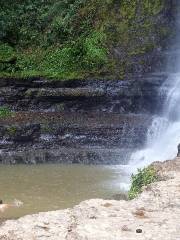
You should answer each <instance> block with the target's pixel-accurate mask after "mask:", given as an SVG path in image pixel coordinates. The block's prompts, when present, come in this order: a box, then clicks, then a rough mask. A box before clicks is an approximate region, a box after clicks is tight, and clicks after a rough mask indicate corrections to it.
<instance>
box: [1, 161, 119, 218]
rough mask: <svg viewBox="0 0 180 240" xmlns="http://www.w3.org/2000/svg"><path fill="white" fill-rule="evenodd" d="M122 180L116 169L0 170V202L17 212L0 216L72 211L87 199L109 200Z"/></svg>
mask: <svg viewBox="0 0 180 240" xmlns="http://www.w3.org/2000/svg"><path fill="white" fill-rule="evenodd" d="M123 178H124V176H123V174H122V172H121V170H120V169H119V168H118V167H107V166H84V165H56V164H55V165H46V164H45V165H34V166H26V165H16V166H6V165H1V166H0V199H2V200H3V202H4V203H12V202H13V201H14V199H18V200H20V201H22V202H23V203H24V205H23V206H22V207H21V208H10V209H8V210H6V211H5V212H4V213H1V212H0V217H1V218H2V219H4V218H5V219H6V218H17V217H21V216H24V215H26V214H32V213H38V212H42V211H50V210H57V209H64V208H69V207H73V206H74V205H76V204H78V203H80V202H81V201H83V200H86V199H90V198H106V199H107V198H112V196H113V195H114V194H117V193H119V192H120V184H118V183H120V182H121V180H122V179H123Z"/></svg>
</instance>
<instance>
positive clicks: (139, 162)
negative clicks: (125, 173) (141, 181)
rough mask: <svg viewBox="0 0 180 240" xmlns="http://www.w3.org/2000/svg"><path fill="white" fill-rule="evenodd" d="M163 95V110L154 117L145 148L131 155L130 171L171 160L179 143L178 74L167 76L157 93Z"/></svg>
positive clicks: (179, 94) (179, 85)
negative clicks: (155, 162)
mask: <svg viewBox="0 0 180 240" xmlns="http://www.w3.org/2000/svg"><path fill="white" fill-rule="evenodd" d="M162 92H163V94H165V96H166V97H165V101H164V104H163V110H162V113H161V115H160V116H155V117H154V119H153V121H152V124H151V126H150V127H149V129H148V132H147V140H146V145H145V148H144V149H142V150H139V151H136V152H135V153H133V154H132V155H131V158H130V162H129V165H130V166H131V170H132V171H133V169H137V168H142V167H144V166H147V165H149V164H150V163H152V162H154V161H164V160H168V159H173V158H174V157H175V156H176V155H177V146H178V144H179V143H180V73H171V74H169V77H168V79H167V80H166V81H165V83H164V84H163V86H162V87H161V89H160V91H159V95H162Z"/></svg>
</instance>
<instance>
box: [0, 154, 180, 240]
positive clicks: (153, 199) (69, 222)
mask: <svg viewBox="0 0 180 240" xmlns="http://www.w3.org/2000/svg"><path fill="white" fill-rule="evenodd" d="M154 166H155V167H156V168H157V169H158V171H159V174H160V175H161V177H162V179H163V181H160V182H157V183H153V184H151V185H150V186H148V187H146V189H145V190H144V192H143V193H142V194H141V195H140V196H139V198H137V199H135V200H132V201H129V202H126V201H114V200H101V199H93V200H89V201H85V202H82V203H80V204H79V205H78V206H76V207H74V208H73V209H67V210H60V211H55V212H47V213H39V214H35V215H31V216H25V217H22V218H20V219H19V220H9V221H6V222H5V223H4V224H3V225H1V227H0V239H1V240H22V239H23V240H36V239H37V240H65V239H66V240H75V239H76V240H111V239H112V240H136V239H138V240H142V239H143V240H159V239H163V240H180V158H176V159H175V160H173V161H167V162H165V163H156V164H154Z"/></svg>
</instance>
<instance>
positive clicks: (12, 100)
mask: <svg viewBox="0 0 180 240" xmlns="http://www.w3.org/2000/svg"><path fill="white" fill-rule="evenodd" d="M165 79H166V76H165V75H164V74H154V75H153V74H151V75H146V76H144V77H140V76H136V77H134V78H133V79H129V80H125V81H120V80H86V81H85V80H84V81H80V80H73V81H47V80H44V79H40V78H31V79H2V80H1V81H0V104H1V105H3V106H4V105H5V106H8V107H9V108H10V109H12V110H14V112H15V113H14V114H13V116H11V117H9V118H7V119H3V118H1V119H0V149H1V152H0V162H1V163H12V164H15V163H27V164H29V163H44V162H59V163H85V164H120V163H126V162H127V161H128V159H129V157H130V154H131V153H132V152H133V151H134V150H135V149H138V148H141V147H142V146H143V144H144V142H145V140H146V131H147V128H148V126H149V125H150V122H151V115H152V114H154V113H156V111H159V109H160V108H161V102H162V101H161V99H159V96H158V89H159V86H160V85H161V84H162V83H163V81H164V80H165ZM162 98H163V96H162ZM162 100H163V99H162Z"/></svg>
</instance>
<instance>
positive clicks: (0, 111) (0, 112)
mask: <svg viewBox="0 0 180 240" xmlns="http://www.w3.org/2000/svg"><path fill="white" fill-rule="evenodd" d="M11 115H12V112H11V111H10V110H9V108H7V107H0V118H4V117H9V116H11Z"/></svg>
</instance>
